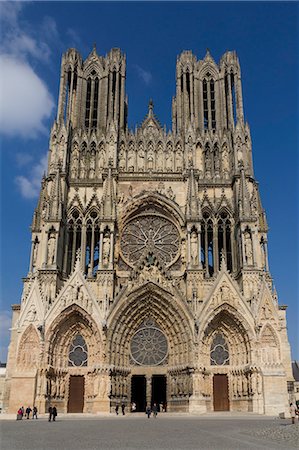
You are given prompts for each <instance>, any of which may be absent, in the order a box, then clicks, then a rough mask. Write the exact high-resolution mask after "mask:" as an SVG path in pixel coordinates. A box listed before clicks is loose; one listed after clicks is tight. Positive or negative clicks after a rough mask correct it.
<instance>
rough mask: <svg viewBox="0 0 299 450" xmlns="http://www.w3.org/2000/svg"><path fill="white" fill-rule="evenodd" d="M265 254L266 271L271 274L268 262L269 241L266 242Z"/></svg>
mask: <svg viewBox="0 0 299 450" xmlns="http://www.w3.org/2000/svg"><path fill="white" fill-rule="evenodd" d="M264 252H265V263H266V267H265V269H266V271H267V272H269V261H268V241H264Z"/></svg>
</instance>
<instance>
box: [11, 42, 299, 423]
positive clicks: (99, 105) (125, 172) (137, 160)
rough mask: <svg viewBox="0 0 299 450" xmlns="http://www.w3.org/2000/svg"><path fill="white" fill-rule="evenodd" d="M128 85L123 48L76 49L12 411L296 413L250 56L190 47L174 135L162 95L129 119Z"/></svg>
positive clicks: (37, 227) (65, 61) (53, 152)
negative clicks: (245, 97) (252, 103)
mask: <svg viewBox="0 0 299 450" xmlns="http://www.w3.org/2000/svg"><path fill="white" fill-rule="evenodd" d="M125 81H126V57H125V55H124V54H123V53H122V52H121V51H120V50H119V49H117V48H114V49H112V50H111V51H110V52H109V53H108V54H107V55H106V56H99V55H98V54H97V51H96V49H95V48H94V49H93V50H92V52H91V53H90V55H89V56H88V57H87V59H86V60H83V59H82V57H81V55H80V54H79V52H78V51H77V50H75V49H69V50H68V51H67V52H66V53H65V54H64V55H63V57H62V64H61V74H60V91H59V100H58V108H57V118H56V119H55V121H54V124H53V127H52V129H51V133H50V142H49V152H48V166H47V171H46V173H45V175H44V177H43V179H42V183H41V190H40V195H39V199H38V203H37V207H36V209H35V211H34V214H33V220H32V225H31V253H30V263H29V270H28V273H27V276H26V277H25V278H24V279H23V281H24V287H23V292H22V298H21V302H20V304H14V305H12V311H13V316H12V328H11V340H10V345H9V352H8V361H7V375H6V391H5V403H4V406H5V410H6V411H7V412H16V411H17V409H18V408H19V407H20V405H21V404H23V405H25V406H26V405H31V406H33V405H36V406H37V408H38V410H39V411H40V412H45V411H47V409H48V407H49V405H50V404H51V405H53V406H54V405H55V406H56V407H57V409H58V411H59V412H63V413H67V412H83V413H100V412H110V411H113V410H114V408H115V406H116V405H117V404H122V403H125V405H126V408H127V410H130V406H131V405H132V404H133V403H134V404H135V405H136V410H137V411H144V410H145V408H146V405H148V404H149V405H150V404H153V403H157V404H159V405H163V409H165V410H166V411H170V412H190V413H194V414H196V413H205V412H212V411H242V412H253V413H258V414H268V415H276V414H278V413H283V412H286V410H287V407H288V394H287V382H288V381H291V380H292V372H291V356H290V345H289V342H288V336H287V328H286V306H284V305H279V303H278V297H277V293H276V290H275V289H274V287H273V281H272V278H271V274H270V272H269V264H268V247H267V233H268V226H267V220H266V215H265V211H264V209H263V206H262V203H261V198H260V194H259V185H258V182H257V181H256V179H255V177H254V171H253V163H252V145H251V138H250V129H249V126H248V124H247V123H246V122H245V120H244V112H243V101H242V82H241V71H240V65H239V60H238V57H237V55H236V53H235V52H232V51H228V52H226V53H225V54H224V55H223V56H222V58H221V60H220V62H219V63H216V62H215V61H214V59H213V58H212V56H211V55H210V53H209V52H207V53H206V55H205V57H204V58H203V59H201V60H200V59H197V57H196V56H195V55H194V54H193V53H192V52H191V51H184V52H183V53H182V54H181V55H179V56H178V58H177V62H176V86H175V96H174V97H173V99H172V121H171V123H172V127H171V130H167V129H166V127H165V126H161V124H160V122H159V120H158V118H157V117H156V115H155V113H154V105H153V102H152V101H149V105H148V110H147V114H146V116H145V118H144V120H143V122H142V123H141V124H140V125H138V126H136V128H135V129H134V130H132V129H129V128H128V125H127V117H128V98H127V96H126V91H125ZM145 107H146V105H145Z"/></svg>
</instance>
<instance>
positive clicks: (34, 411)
mask: <svg viewBox="0 0 299 450" xmlns="http://www.w3.org/2000/svg"><path fill="white" fill-rule="evenodd" d="M34 417H35V418H36V419H37V407H36V406H33V410H32V419H34Z"/></svg>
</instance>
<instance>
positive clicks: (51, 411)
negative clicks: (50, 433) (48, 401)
mask: <svg viewBox="0 0 299 450" xmlns="http://www.w3.org/2000/svg"><path fill="white" fill-rule="evenodd" d="M48 412H49V419H48V420H49V422H51V420H52V416H53V408H52V406H51V405H50V406H49V409H48Z"/></svg>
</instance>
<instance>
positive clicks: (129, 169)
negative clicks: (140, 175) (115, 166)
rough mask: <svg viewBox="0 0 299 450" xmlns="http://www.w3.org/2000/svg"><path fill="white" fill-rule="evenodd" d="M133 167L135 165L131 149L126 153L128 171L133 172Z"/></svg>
mask: <svg viewBox="0 0 299 450" xmlns="http://www.w3.org/2000/svg"><path fill="white" fill-rule="evenodd" d="M134 165H135V152H134V149H133V148H132V147H130V148H129V151H128V171H129V172H134Z"/></svg>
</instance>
